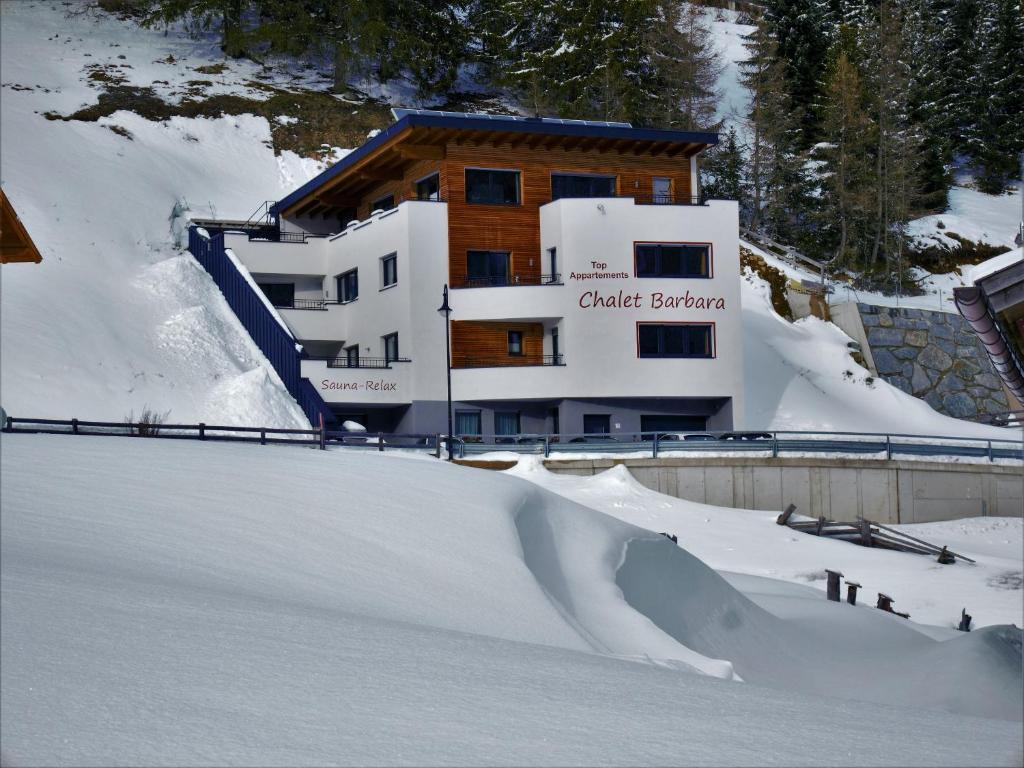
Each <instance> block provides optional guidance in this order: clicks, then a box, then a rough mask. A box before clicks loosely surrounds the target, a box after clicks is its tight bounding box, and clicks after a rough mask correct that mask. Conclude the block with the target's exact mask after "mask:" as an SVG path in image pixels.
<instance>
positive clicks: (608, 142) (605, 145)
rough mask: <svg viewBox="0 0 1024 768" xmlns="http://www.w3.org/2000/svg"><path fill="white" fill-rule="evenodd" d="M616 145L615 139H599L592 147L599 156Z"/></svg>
mask: <svg viewBox="0 0 1024 768" xmlns="http://www.w3.org/2000/svg"><path fill="white" fill-rule="evenodd" d="M616 143H618V140H617V139H599V140H598V141H597V143H596V144H595V145H594V149H596V150H597V151H598V152H599V153H600V154H602V155H603V154H605V153H606V152H608V151H609V150H611V148H612V147H614V146H615V145H616Z"/></svg>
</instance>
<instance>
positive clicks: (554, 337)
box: [551, 325, 562, 365]
mask: <svg viewBox="0 0 1024 768" xmlns="http://www.w3.org/2000/svg"><path fill="white" fill-rule="evenodd" d="M551 362H553V363H554V364H555V365H561V364H562V356H561V355H560V354H559V353H558V326H557V325H556V326H554V327H553V328H552V329H551Z"/></svg>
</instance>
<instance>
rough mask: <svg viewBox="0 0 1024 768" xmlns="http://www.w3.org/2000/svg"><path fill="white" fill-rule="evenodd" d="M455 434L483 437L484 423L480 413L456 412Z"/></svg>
mask: <svg viewBox="0 0 1024 768" xmlns="http://www.w3.org/2000/svg"><path fill="white" fill-rule="evenodd" d="M455 434H457V435H482V434H483V422H482V420H481V418H480V411H456V412H455Z"/></svg>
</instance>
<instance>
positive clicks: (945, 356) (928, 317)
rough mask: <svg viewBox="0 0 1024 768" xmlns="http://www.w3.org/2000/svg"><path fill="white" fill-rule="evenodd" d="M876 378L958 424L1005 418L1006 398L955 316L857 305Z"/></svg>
mask: <svg viewBox="0 0 1024 768" xmlns="http://www.w3.org/2000/svg"><path fill="white" fill-rule="evenodd" d="M857 310H858V312H859V313H860V319H861V322H862V323H863V325H864V331H865V333H866V334H867V340H868V344H869V345H870V347H871V357H872V359H873V361H874V365H875V369H876V370H877V371H878V375H879V376H880V377H881V378H882V379H884V380H885V381H887V382H889V383H890V384H892V385H893V386H894V387H898V388H899V389H902V390H903V391H904V392H907V393H908V394H911V395H914V396H915V397H919V398H921V399H922V400H924V401H925V402H927V403H928V404H929V405H930V406H931V407H932V408H934V409H935V410H936V411H939V412H940V413H945V414H946V415H948V416H954V417H956V418H958V419H969V418H973V417H976V416H979V415H982V414H995V413H1005V412H1006V411H1007V410H1008V409H1009V405H1008V403H1007V400H1006V394H1005V393H1004V392H1003V387H1002V384H1001V382H1000V380H999V377H998V376H997V375H996V372H995V369H994V368H993V367H992V362H991V361H990V360H989V358H988V355H987V354H985V348H984V347H982V346H981V342H980V341H978V337H977V336H976V335H975V334H974V331H972V330H971V327H970V326H969V325H968V324H967V322H966V321H965V320H964V319H963V318H962V317H960V315H953V314H948V313H946V312H932V311H929V310H925V309H894V308H892V307H878V306H874V305H872V304H858V305H857Z"/></svg>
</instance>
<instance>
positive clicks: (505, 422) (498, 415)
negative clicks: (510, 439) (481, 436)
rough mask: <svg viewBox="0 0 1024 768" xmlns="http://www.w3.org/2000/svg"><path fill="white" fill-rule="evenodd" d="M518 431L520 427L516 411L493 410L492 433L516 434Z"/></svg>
mask: <svg viewBox="0 0 1024 768" xmlns="http://www.w3.org/2000/svg"><path fill="white" fill-rule="evenodd" d="M519 432H520V429H519V412H518V411H495V413H494V434H496V435H518V434H519Z"/></svg>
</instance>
